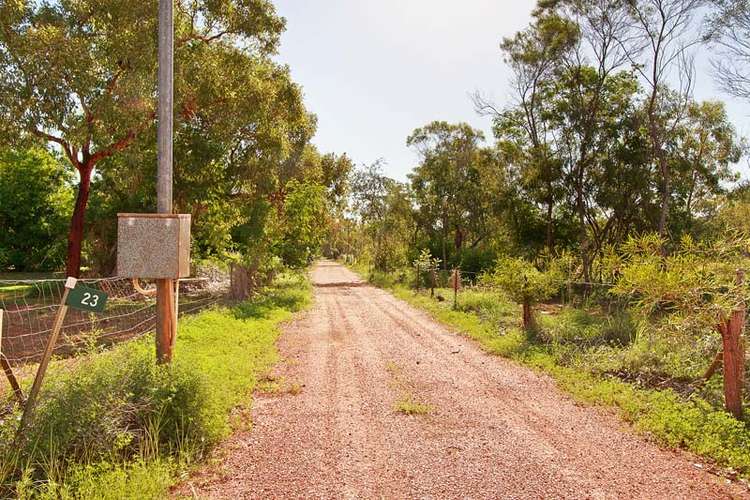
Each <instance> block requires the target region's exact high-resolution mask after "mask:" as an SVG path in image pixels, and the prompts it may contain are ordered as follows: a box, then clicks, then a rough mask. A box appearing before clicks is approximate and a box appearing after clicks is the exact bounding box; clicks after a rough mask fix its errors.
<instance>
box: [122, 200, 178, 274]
mask: <svg viewBox="0 0 750 500" xmlns="http://www.w3.org/2000/svg"><path fill="white" fill-rule="evenodd" d="M117 275H118V276H121V277H123V278H151V279H177V278H185V277H188V276H190V215H189V214H117Z"/></svg>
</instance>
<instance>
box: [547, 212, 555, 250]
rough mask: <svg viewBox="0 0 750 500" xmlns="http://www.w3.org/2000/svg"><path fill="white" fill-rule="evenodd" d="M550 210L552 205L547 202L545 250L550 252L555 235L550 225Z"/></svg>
mask: <svg viewBox="0 0 750 500" xmlns="http://www.w3.org/2000/svg"><path fill="white" fill-rule="evenodd" d="M552 210H553V203H552V201H551V200H550V201H548V202H547V249H548V250H552V247H553V246H554V245H555V233H554V226H553V224H552Z"/></svg>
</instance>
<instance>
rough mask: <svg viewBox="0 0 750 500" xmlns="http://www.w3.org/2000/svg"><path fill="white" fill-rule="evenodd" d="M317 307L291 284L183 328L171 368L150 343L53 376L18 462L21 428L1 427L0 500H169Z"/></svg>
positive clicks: (297, 281) (299, 281)
mask: <svg viewBox="0 0 750 500" xmlns="http://www.w3.org/2000/svg"><path fill="white" fill-rule="evenodd" d="M310 300H311V287H310V284H309V282H308V281H307V280H306V279H305V278H304V277H302V276H300V275H292V274H287V275H284V276H282V277H280V278H279V279H278V280H277V282H276V283H275V284H274V285H273V286H271V287H269V288H268V289H266V290H265V291H264V292H263V293H262V294H261V296H259V297H256V298H255V299H253V300H252V301H249V302H246V303H242V304H239V305H237V306H235V307H232V308H228V307H217V308H214V309H211V310H207V311H204V312H202V313H200V314H198V315H196V316H193V317H190V318H187V319H184V320H182V321H181V323H180V330H179V333H178V336H177V344H176V347H175V361H174V362H173V363H172V365H170V366H157V365H156V363H155V360H154V353H153V345H152V344H153V338H152V337H151V336H149V337H146V338H144V339H140V340H136V341H131V342H127V343H125V344H121V345H119V346H117V347H115V348H114V349H111V350H109V351H105V352H98V353H95V354H91V355H89V356H87V357H84V358H82V359H81V360H80V362H79V363H78V364H77V365H76V368H75V369H74V370H73V371H71V372H60V373H57V374H55V373H54V370H53V371H52V372H51V373H50V377H49V379H48V380H49V381H50V383H49V384H47V385H46V386H45V395H44V398H43V400H42V401H41V402H40V405H39V407H38V412H37V414H36V418H35V420H34V422H33V424H32V427H31V429H30V435H29V439H28V445H27V446H26V447H25V448H24V449H21V450H16V451H12V450H13V448H12V444H11V443H12V431H13V430H15V425H13V424H12V419H6V422H5V425H2V424H0V447H2V448H0V493H2V496H13V497H18V498H29V497H35V498H56V499H57V498H103V499H104V498H113V499H115V498H163V497H164V496H165V495H166V492H167V489H168V488H169V487H170V486H171V485H172V484H173V483H174V481H175V479H176V477H177V476H178V475H180V474H185V473H186V471H187V470H189V468H190V467H191V465H192V464H193V463H195V462H196V461H198V460H201V459H202V458H203V457H205V455H206V453H207V452H208V451H209V450H210V449H211V447H212V446H214V445H215V444H217V443H218V442H219V441H221V440H222V439H223V438H225V437H226V436H227V435H228V434H229V433H230V431H231V422H232V419H231V416H232V414H233V412H234V410H235V409H236V408H237V407H240V408H242V407H243V406H244V407H248V406H249V404H250V402H251V394H252V391H253V389H254V388H255V386H256V385H257V384H259V382H262V381H261V380H260V378H261V376H262V374H263V373H264V372H266V371H267V370H268V369H270V367H271V366H272V365H273V364H274V363H275V362H276V361H277V360H278V354H277V351H276V348H275V341H276V339H277V337H278V335H279V332H280V330H279V324H280V323H281V322H283V321H285V320H288V319H290V318H291V315H292V313H293V312H294V311H297V310H300V309H302V308H304V307H306V306H307V305H308V304H309V303H310ZM55 375H57V376H55ZM235 413H236V412H235Z"/></svg>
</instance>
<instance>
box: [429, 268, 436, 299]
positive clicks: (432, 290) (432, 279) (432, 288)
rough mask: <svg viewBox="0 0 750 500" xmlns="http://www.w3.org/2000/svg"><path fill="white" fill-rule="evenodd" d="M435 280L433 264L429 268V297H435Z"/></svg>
mask: <svg viewBox="0 0 750 500" xmlns="http://www.w3.org/2000/svg"><path fill="white" fill-rule="evenodd" d="M436 281H437V276H436V271H435V266H432V267H431V268H430V297H432V298H435V285H436Z"/></svg>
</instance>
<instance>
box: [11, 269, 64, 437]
mask: <svg viewBox="0 0 750 500" xmlns="http://www.w3.org/2000/svg"><path fill="white" fill-rule="evenodd" d="M76 281H77V280H76V279H75V278H68V279H67V280H66V281H65V290H64V291H63V296H62V299H61V300H60V308H59V309H58V310H57V316H55V323H54V325H53V326H52V333H51V334H50V336H49V339H47V347H46V349H45V350H44V354H43V355H42V360H41V361H40V362H39V368H37V370H36V375H35V376H34V384H33V385H32V386H31V391H30V392H29V399H27V400H26V405H25V406H24V409H23V415H22V416H21V424H20V425H19V426H18V432H17V433H16V441H17V442H18V439H19V438H20V437H21V435H22V433H23V431H24V430H25V428H26V426H27V425H28V423H29V420H30V418H31V415H32V413H33V412H34V406H35V405H36V399H37V397H38V396H39V391H40V389H41V388H42V381H43V380H44V374H45V373H47V366H48V365H49V362H50V359H52V353H53V352H54V350H55V345H57V337H58V336H59V335H60V330H61V329H62V326H63V322H64V321H65V315H66V314H68V306H67V305H66V304H65V303H66V302H67V300H68V293H69V292H70V291H71V290H72V289H73V288H75V286H76Z"/></svg>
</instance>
